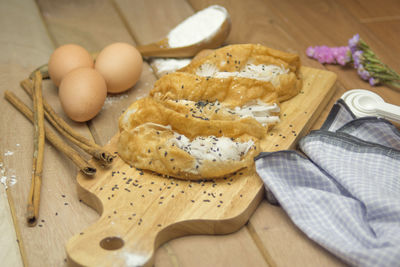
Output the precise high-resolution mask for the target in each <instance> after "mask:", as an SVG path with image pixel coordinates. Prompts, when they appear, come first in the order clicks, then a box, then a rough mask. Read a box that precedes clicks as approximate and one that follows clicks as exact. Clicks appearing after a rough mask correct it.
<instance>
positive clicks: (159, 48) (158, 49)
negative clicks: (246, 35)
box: [136, 16, 231, 58]
mask: <svg viewBox="0 0 400 267" xmlns="http://www.w3.org/2000/svg"><path fill="white" fill-rule="evenodd" d="M230 29H231V20H230V18H229V16H226V18H225V20H224V22H223V23H222V24H221V27H220V28H219V29H218V31H216V32H215V34H213V35H212V36H211V37H207V38H205V39H203V40H202V41H200V42H198V43H195V44H193V45H189V46H182V47H169V45H168V38H164V39H162V40H161V41H158V42H156V43H152V44H147V45H142V46H137V47H136V48H137V49H138V50H139V51H140V53H141V54H142V55H143V57H173V58H182V57H193V56H195V55H196V54H197V53H198V52H200V51H201V50H203V49H212V48H217V47H219V46H221V45H222V43H223V42H224V41H225V40H226V38H227V37H228V35H229V32H230Z"/></svg>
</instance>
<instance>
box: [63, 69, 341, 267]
mask: <svg viewBox="0 0 400 267" xmlns="http://www.w3.org/2000/svg"><path fill="white" fill-rule="evenodd" d="M301 73H302V75H303V79H304V84H303V88H302V90H301V92H300V94H299V95H297V96H296V97H294V98H292V99H290V100H289V101H286V102H284V103H282V105H281V116H280V118H281V122H280V123H278V124H277V125H276V126H275V127H274V129H273V130H272V131H271V132H270V133H269V134H268V137H267V138H266V139H265V140H264V141H263V142H262V143H261V146H262V150H263V151H276V150H282V149H290V148H293V146H294V145H295V144H296V142H297V140H298V139H299V138H300V137H301V136H302V135H304V133H305V132H306V131H307V130H308V129H309V127H310V125H311V124H312V122H313V121H314V120H315V118H316V117H317V116H318V115H319V114H320V112H321V110H322V108H324V107H325V105H326V103H327V102H328V101H329V99H330V97H331V96H332V94H333V92H334V90H333V88H334V86H333V85H334V83H335V81H336V75H335V74H334V73H332V72H328V71H324V70H317V69H312V68H307V67H302V69H301ZM117 140H118V134H117V135H116V136H114V137H113V138H112V140H111V141H110V142H109V144H108V145H107V146H106V148H107V149H108V150H109V151H111V152H113V153H116V152H115V151H116V150H117V149H116V143H117ZM93 163H94V162H93ZM97 167H98V173H97V174H96V177H94V178H87V177H85V176H84V175H81V174H78V177H77V179H78V193H79V196H80V198H81V199H82V200H83V201H84V202H85V203H87V204H88V205H89V206H91V207H93V208H94V209H96V210H97V211H98V212H99V213H100V214H101V217H100V219H99V220H98V221H97V222H96V223H95V224H93V225H91V226H90V227H88V228H87V229H85V230H83V231H82V232H81V233H79V234H77V235H75V236H74V237H72V238H71V239H70V240H69V242H68V243H67V255H68V263H69V265H71V266H142V265H151V264H152V261H153V255H154V251H155V249H157V248H158V247H159V246H160V245H161V244H162V243H164V242H166V241H168V240H170V239H173V238H176V237H179V236H183V235H189V234H226V233H232V232H234V231H236V230H238V229H239V228H240V227H242V226H243V225H244V224H245V223H246V221H247V220H248V219H249V217H250V215H251V214H252V213H253V211H254V210H255V209H256V207H257V205H258V204H259V202H260V200H261V199H262V196H263V192H264V190H263V183H262V181H261V179H260V178H259V177H258V175H257V173H255V172H254V171H250V170H244V171H238V172H237V173H235V174H234V175H232V176H229V177H225V178H221V179H215V180H211V181H196V182H194V181H183V180H179V179H173V178H164V177H161V176H158V175H156V174H154V173H152V172H146V171H143V170H140V169H136V168H134V167H132V166H130V165H128V164H126V163H125V162H124V161H123V160H121V159H120V158H119V157H116V158H115V161H114V163H113V165H112V166H111V167H110V168H108V169H104V168H103V169H102V168H101V167H100V166H97Z"/></svg>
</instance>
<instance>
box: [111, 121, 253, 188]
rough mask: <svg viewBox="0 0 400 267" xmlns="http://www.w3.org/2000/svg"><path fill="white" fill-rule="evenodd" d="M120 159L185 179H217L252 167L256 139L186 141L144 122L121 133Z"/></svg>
mask: <svg viewBox="0 0 400 267" xmlns="http://www.w3.org/2000/svg"><path fill="white" fill-rule="evenodd" d="M118 153H119V156H120V157H122V158H123V159H125V160H126V161H127V162H128V163H130V164H132V165H133V166H135V167H136V168H140V169H147V170H151V171H154V172H157V173H160V174H163V175H165V176H172V177H176V178H181V179H188V180H201V179H210V178H220V177H223V176H225V175H227V174H229V173H233V172H235V171H238V170H240V169H243V168H246V167H251V166H252V163H253V158H254V157H255V156H256V155H257V154H258V153H259V146H258V141H257V139H255V140H253V139H252V138H251V137H249V136H246V135H243V136H241V137H240V138H236V139H234V138H228V137H215V136H206V137H203V136H198V137H196V138H194V139H192V140H191V139H189V138H187V137H186V136H184V135H182V134H178V133H177V132H174V131H172V130H171V128H170V127H166V126H163V125H159V124H154V123H144V124H141V125H139V126H137V127H135V128H133V129H131V130H128V131H122V132H121V135H120V140H119V143H118Z"/></svg>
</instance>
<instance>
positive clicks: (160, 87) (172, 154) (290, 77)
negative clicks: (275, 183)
mask: <svg viewBox="0 0 400 267" xmlns="http://www.w3.org/2000/svg"><path fill="white" fill-rule="evenodd" d="M299 67H300V60H299V57H298V56H297V55H294V54H289V53H284V52H281V51H278V50H274V49H270V48H267V47H264V46H261V45H251V44H248V45H231V46H227V47H224V48H221V49H217V50H215V51H212V52H211V53H209V54H208V55H206V56H203V57H201V58H200V57H199V58H197V59H195V60H193V61H192V62H191V63H190V64H189V65H188V66H187V67H185V68H183V69H181V70H179V71H177V72H175V73H170V74H167V75H165V76H163V77H161V78H160V79H159V80H158V81H157V82H156V83H155V85H154V88H153V89H152V90H151V92H150V94H149V96H148V97H146V98H143V99H140V100H138V101H136V102H134V103H133V104H132V105H131V106H130V107H129V108H128V109H127V110H126V111H125V112H124V114H123V115H122V116H121V117H120V119H119V128H120V138H119V142H118V152H119V155H120V157H121V158H122V159H123V160H125V161H126V162H128V163H129V164H131V165H133V166H135V167H137V168H141V169H147V170H151V171H154V172H157V173H160V174H163V175H166V176H172V177H177V178H181V179H189V180H198V179H213V178H220V177H224V176H226V175H228V174H231V173H233V172H235V171H238V170H239V169H243V168H254V161H253V158H254V157H255V156H256V155H257V154H258V153H259V149H260V148H259V145H258V144H259V142H260V141H261V140H263V139H264V138H265V137H266V134H267V132H268V130H269V129H270V128H271V127H273V126H274V125H275V124H276V123H277V122H279V111H280V110H279V103H280V102H281V101H285V100H287V99H289V98H291V97H293V96H295V95H297V94H298V93H299V91H300V89H301V86H302V79H301V76H300V74H299Z"/></svg>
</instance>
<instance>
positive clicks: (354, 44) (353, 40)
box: [349, 33, 360, 53]
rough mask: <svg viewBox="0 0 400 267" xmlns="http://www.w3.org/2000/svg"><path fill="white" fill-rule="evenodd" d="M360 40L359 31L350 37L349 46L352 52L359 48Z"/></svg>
mask: <svg viewBox="0 0 400 267" xmlns="http://www.w3.org/2000/svg"><path fill="white" fill-rule="evenodd" d="M359 42H360V35H359V34H358V33H357V34H355V35H354V36H353V37H352V38H350V39H349V48H350V50H351V52H352V53H354V52H355V51H356V50H357V46H358V43H359Z"/></svg>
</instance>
